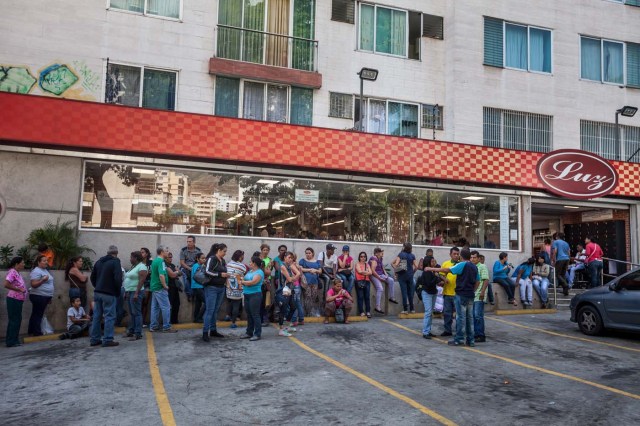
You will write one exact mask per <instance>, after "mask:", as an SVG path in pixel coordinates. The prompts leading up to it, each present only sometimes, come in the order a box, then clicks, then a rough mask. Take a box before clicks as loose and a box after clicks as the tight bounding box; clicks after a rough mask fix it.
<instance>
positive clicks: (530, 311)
mask: <svg viewBox="0 0 640 426" xmlns="http://www.w3.org/2000/svg"><path fill="white" fill-rule="evenodd" d="M557 312H558V310H557V309H519V310H517V311H516V310H515V309H514V310H511V309H510V310H496V311H493V313H494V314H496V315H529V314H555V313H557Z"/></svg>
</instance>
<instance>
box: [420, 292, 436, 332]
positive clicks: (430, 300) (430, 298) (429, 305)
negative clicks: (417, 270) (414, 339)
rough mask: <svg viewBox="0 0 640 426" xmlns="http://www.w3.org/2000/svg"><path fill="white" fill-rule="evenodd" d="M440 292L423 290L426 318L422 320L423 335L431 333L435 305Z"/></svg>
mask: <svg viewBox="0 0 640 426" xmlns="http://www.w3.org/2000/svg"><path fill="white" fill-rule="evenodd" d="M437 297H438V294H437V293H436V294H429V293H427V292H426V291H424V290H422V303H423V304H424V319H423V320H422V335H423V336H426V335H427V334H429V333H431V319H432V314H433V307H434V306H435V305H436V298H437Z"/></svg>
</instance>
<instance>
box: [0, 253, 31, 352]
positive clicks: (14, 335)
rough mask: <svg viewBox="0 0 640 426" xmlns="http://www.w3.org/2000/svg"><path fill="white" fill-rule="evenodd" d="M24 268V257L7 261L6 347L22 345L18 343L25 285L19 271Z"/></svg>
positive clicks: (25, 293)
mask: <svg viewBox="0 0 640 426" xmlns="http://www.w3.org/2000/svg"><path fill="white" fill-rule="evenodd" d="M23 269H24V259H23V258H22V257H20V256H17V257H14V258H13V259H11V262H9V272H7V276H6V278H5V279H4V287H5V288H6V289H8V290H9V292H8V293H7V316H8V317H9V318H8V320H9V321H8V322H7V335H6V339H5V341H6V344H7V347H8V348H13V347H15V346H22V344H21V343H20V339H19V337H18V336H19V335H20V325H21V324H22V305H23V304H24V300H25V299H26V295H27V287H26V286H25V285H24V280H23V279H22V275H20V271H22V270H23Z"/></svg>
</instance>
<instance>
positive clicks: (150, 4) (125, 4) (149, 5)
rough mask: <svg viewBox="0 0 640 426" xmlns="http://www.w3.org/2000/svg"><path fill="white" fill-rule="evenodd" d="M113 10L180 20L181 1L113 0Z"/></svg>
mask: <svg viewBox="0 0 640 426" xmlns="http://www.w3.org/2000/svg"><path fill="white" fill-rule="evenodd" d="M109 5H110V7H111V8H112V9H120V10H127V11H129V12H137V13H142V14H145V15H155V16H163V17H166V18H175V19H180V9H181V0H146V2H145V0H111V1H110V2H109Z"/></svg>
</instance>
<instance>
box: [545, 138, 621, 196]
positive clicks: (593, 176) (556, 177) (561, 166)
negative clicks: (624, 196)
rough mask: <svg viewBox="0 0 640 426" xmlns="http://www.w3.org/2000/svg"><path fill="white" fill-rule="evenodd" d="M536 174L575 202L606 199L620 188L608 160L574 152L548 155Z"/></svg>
mask: <svg viewBox="0 0 640 426" xmlns="http://www.w3.org/2000/svg"><path fill="white" fill-rule="evenodd" d="M536 173H537V175H538V178H539V179H540V181H541V182H542V184H543V185H544V186H545V187H546V188H547V189H548V190H549V191H551V192H553V193H554V194H556V195H559V196H561V197H564V198H571V199H574V200H588V199H591V198H598V197H604V196H605V195H607V194H609V193H610V192H611V191H613V190H614V189H616V186H618V172H617V171H616V169H615V168H614V167H613V166H612V165H611V164H610V163H609V162H608V161H607V160H605V159H604V158H602V157H600V156H598V155H595V154H592V153H590V152H586V151H578V150H575V149H560V150H557V151H552V152H550V153H548V154H546V155H545V156H543V157H542V158H540V160H539V161H538V165H537V167H536Z"/></svg>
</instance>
